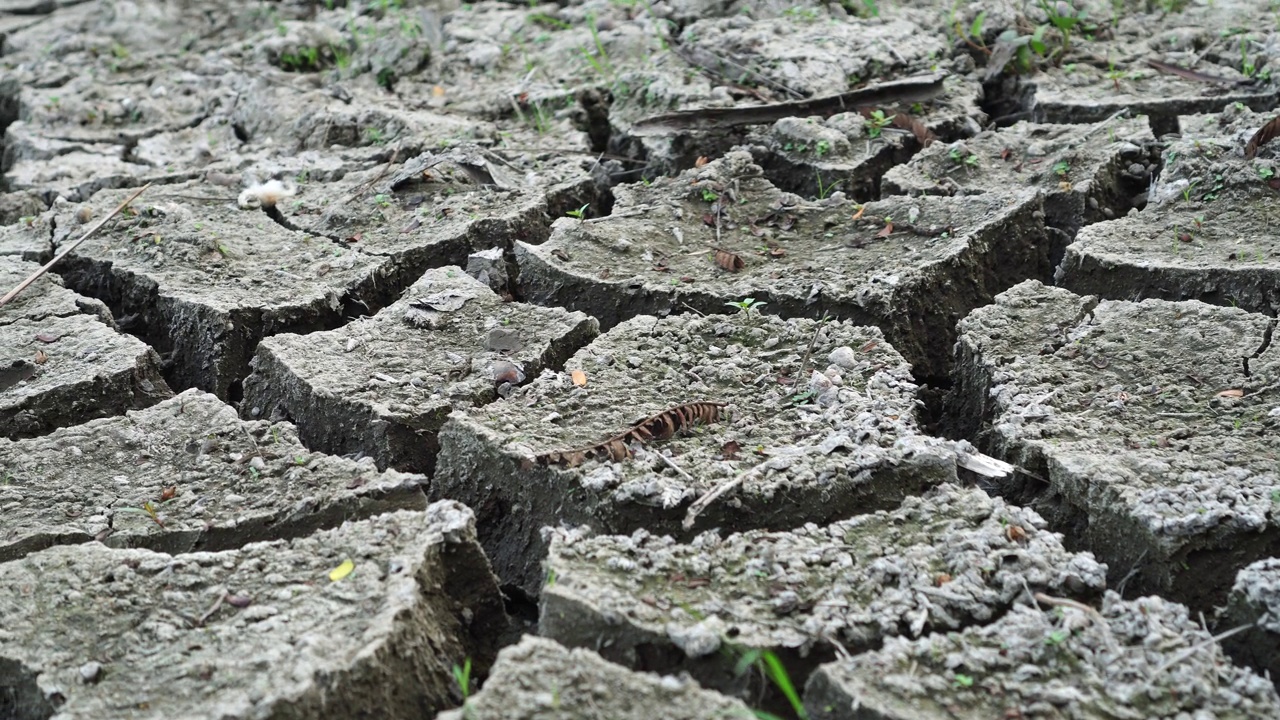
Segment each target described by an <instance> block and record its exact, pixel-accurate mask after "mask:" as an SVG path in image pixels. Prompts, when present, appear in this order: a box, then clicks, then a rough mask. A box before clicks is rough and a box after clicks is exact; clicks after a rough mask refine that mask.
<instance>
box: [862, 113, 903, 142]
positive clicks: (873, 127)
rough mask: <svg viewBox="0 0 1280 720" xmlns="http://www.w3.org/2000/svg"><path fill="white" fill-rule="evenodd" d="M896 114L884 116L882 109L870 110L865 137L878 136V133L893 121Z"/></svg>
mask: <svg viewBox="0 0 1280 720" xmlns="http://www.w3.org/2000/svg"><path fill="white" fill-rule="evenodd" d="M895 117H897V116H896V115H889V116H886V115H885V114H884V111H883V110H872V111H871V117H869V118H867V125H869V126H870V127H868V128H867V137H869V138H878V137H880V133H881V131H882V130H884V129H885V128H886V127H888V126H889V125H890V123H892V122H893V119H894V118H895Z"/></svg>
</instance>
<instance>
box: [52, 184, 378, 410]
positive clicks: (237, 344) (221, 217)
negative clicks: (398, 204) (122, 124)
mask: <svg viewBox="0 0 1280 720" xmlns="http://www.w3.org/2000/svg"><path fill="white" fill-rule="evenodd" d="M204 189H205V187H204V186H203V185H202V184H197V185H190V186H187V185H166V186H159V187H153V188H151V189H150V190H148V191H147V192H146V194H144V195H143V196H142V197H140V198H139V199H138V200H137V201H135V205H134V206H132V209H131V210H126V211H125V212H124V213H122V215H121V217H120V218H119V219H117V220H116V221H115V222H113V223H110V224H108V225H106V226H105V227H104V228H103V229H102V231H100V232H99V233H98V234H96V235H94V236H93V237H92V238H90V239H89V240H87V241H86V242H85V243H84V244H83V245H81V246H80V247H79V248H77V249H76V251H75V253H73V254H72V256H71V257H69V258H68V259H67V260H66V261H64V264H62V265H60V267H59V272H60V273H61V274H62V275H63V277H64V278H65V279H66V280H67V284H68V285H70V286H71V287H72V288H74V289H75V290H77V291H79V292H82V293H85V294H86V295H92V296H94V297H97V298H100V299H102V300H104V301H105V302H106V303H107V304H108V305H110V306H111V307H112V309H113V310H114V311H115V312H116V313H118V316H119V318H120V320H119V322H120V324H121V325H122V327H124V328H125V329H126V330H130V331H133V332H137V333H138V334H140V335H143V336H145V337H146V338H147V339H148V341H149V342H150V343H151V344H152V346H154V347H156V348H157V349H159V350H160V352H161V354H162V355H164V356H165V357H166V360H167V363H166V364H167V367H166V376H167V377H168V378H169V381H170V382H171V384H173V385H175V386H177V387H179V388H187V387H192V386H194V387H198V388H200V389H202V390H206V391H208V392H212V393H213V394H215V395H217V396H218V397H220V398H223V399H224V400H225V399H228V398H233V397H235V396H236V395H237V394H238V389H239V384H240V381H241V380H242V379H243V378H244V376H245V375H247V374H248V371H249V359H250V358H251V357H252V356H253V349H254V347H255V346H256V345H257V343H258V341H259V340H260V339H261V338H262V337H264V336H266V335H274V334H276V333H280V332H290V331H294V332H297V331H302V330H318V329H322V328H325V327H333V326H336V325H337V324H339V323H340V322H341V321H342V319H343V317H344V314H345V312H346V311H347V310H351V311H352V312H354V309H352V308H344V305H352V306H353V308H354V307H360V305H359V303H360V302H363V298H362V297H361V296H360V294H359V292H357V290H358V288H359V287H360V286H361V285H362V284H363V283H366V282H369V281H371V279H375V278H378V277H379V276H380V275H381V274H382V273H384V272H385V271H386V268H385V267H384V266H385V264H386V263H385V261H384V260H383V259H382V258H377V257H374V256H370V255H366V254H364V253H362V252H360V251H358V250H350V249H347V248H345V247H343V246H341V245H338V244H336V243H334V242H332V241H330V240H328V239H326V238H322V237H312V236H308V235H304V234H302V233H299V232H293V231H290V230H286V229H285V228H283V227H281V226H280V225H278V224H276V223H275V222H273V221H272V220H271V218H269V217H267V215H266V214H264V213H262V212H258V211H253V210H236V209H232V208H229V207H216V206H209V205H207V204H201V203H200V202H199V201H198V200H193V199H191V198H190V196H191V195H192V194H195V195H199V194H200V193H201V192H202V191H204ZM129 194H130V193H128V192H126V191H123V190H109V191H103V192H101V193H98V194H97V195H95V196H94V197H93V200H92V201H91V202H90V203H89V205H90V206H91V207H92V208H93V209H94V212H95V213H98V214H102V213H106V212H110V211H111V210H112V209H114V208H115V206H116V205H118V204H119V203H120V202H121V201H122V200H123V199H124V198H125V197H127V196H128V195H129ZM56 221H57V223H56V224H57V227H59V228H64V227H71V226H73V220H72V212H71V209H70V207H68V208H67V209H65V210H63V211H60V212H59V213H58V215H57V216H56ZM76 236H78V232H77V233H76ZM64 239H66V238H64Z"/></svg>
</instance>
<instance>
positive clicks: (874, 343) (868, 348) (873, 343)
mask: <svg viewBox="0 0 1280 720" xmlns="http://www.w3.org/2000/svg"><path fill="white" fill-rule="evenodd" d="M879 344H880V341H879V340H868V341H867V342H866V344H865V345H863V346H862V347H860V348H858V352H864V353H868V352H871V351H872V350H875V349H876V346H877V345H879Z"/></svg>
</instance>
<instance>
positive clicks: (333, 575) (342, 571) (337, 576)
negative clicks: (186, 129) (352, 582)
mask: <svg viewBox="0 0 1280 720" xmlns="http://www.w3.org/2000/svg"><path fill="white" fill-rule="evenodd" d="M355 569H356V564H355V563H353V562H351V558H347V559H346V560H343V561H342V564H341V565H339V566H338V567H336V568H334V569H332V570H330V571H329V579H330V580H332V581H333V582H338V581H339V580H341V579H342V578H344V577H346V576H348V575H350V574H351V571H352V570H355Z"/></svg>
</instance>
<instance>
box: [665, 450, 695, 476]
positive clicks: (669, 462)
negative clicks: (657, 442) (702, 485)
mask: <svg viewBox="0 0 1280 720" xmlns="http://www.w3.org/2000/svg"><path fill="white" fill-rule="evenodd" d="M658 458H659V459H660V460H662V462H664V463H666V464H667V465H668V466H669V467H670V468H671V469H672V470H675V471H676V473H678V474H679V475H680V477H682V478H684V479H685V480H688V481H689V482H691V483H696V482H697V480H694V479H693V476H692V475H690V474H689V473H687V472H685V470H684V468H682V467H680V466H679V465H677V464H676V461H675V460H672V459H671V458H669V457H667V456H666V455H663V454H662V453H658Z"/></svg>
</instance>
